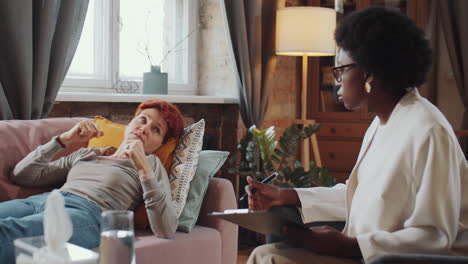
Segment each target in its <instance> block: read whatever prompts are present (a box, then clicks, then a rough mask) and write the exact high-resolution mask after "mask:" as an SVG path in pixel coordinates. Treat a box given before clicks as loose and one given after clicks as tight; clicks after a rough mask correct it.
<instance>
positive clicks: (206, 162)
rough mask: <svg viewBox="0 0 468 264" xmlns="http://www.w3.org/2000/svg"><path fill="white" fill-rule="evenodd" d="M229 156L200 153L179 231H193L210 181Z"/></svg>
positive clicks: (221, 152)
mask: <svg viewBox="0 0 468 264" xmlns="http://www.w3.org/2000/svg"><path fill="white" fill-rule="evenodd" d="M228 155H229V152H227V151H215V150H202V151H201V152H200V156H199V157H198V166H197V170H196V172H195V176H194V177H193V180H192V181H191V182H190V189H189V193H188V195H187V203H186V204H185V207H184V209H183V210H182V213H181V214H180V216H179V226H178V227H177V230H179V231H182V232H186V233H188V232H190V231H192V227H193V226H194V225H195V223H196V222H197V219H198V214H199V213H200V208H201V205H202V202H203V197H204V196H205V193H206V190H207V189H208V181H209V179H210V178H211V177H213V176H214V175H215V174H216V172H217V171H218V170H219V169H220V168H221V166H223V164H224V162H225V161H226V159H227V157H228Z"/></svg>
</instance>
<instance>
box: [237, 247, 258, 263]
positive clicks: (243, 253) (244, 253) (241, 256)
mask: <svg viewBox="0 0 468 264" xmlns="http://www.w3.org/2000/svg"><path fill="white" fill-rule="evenodd" d="M252 250H254V247H252V248H245V249H241V250H239V251H238V252H237V264H245V263H246V262H247V259H248V258H249V256H250V253H251V252H252Z"/></svg>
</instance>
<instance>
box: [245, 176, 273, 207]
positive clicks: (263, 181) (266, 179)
mask: <svg viewBox="0 0 468 264" xmlns="http://www.w3.org/2000/svg"><path fill="white" fill-rule="evenodd" d="M276 177H278V172H277V171H275V172H273V173H272V174H271V175H270V176H268V177H266V178H265V179H263V180H262V181H261V182H260V183H263V184H268V183H270V182H272V181H274V180H275V179H276ZM248 178H250V176H249V177H248ZM250 179H252V178H250ZM252 181H253V180H252ZM249 184H250V182H249ZM256 191H257V189H256V188H253V189H252V190H251V192H252V194H254V193H255V192H256ZM246 197H247V192H246V193H245V194H244V195H242V197H241V198H240V199H239V201H243V200H244V199H245V198H246Z"/></svg>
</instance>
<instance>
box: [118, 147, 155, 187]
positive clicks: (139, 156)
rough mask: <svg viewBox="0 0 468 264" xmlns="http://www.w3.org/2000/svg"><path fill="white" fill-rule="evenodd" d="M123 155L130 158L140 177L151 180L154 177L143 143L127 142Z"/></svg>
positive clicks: (123, 148)
mask: <svg viewBox="0 0 468 264" xmlns="http://www.w3.org/2000/svg"><path fill="white" fill-rule="evenodd" d="M121 148H122V151H123V155H124V156H126V157H127V158H129V159H130V160H131V161H132V163H133V166H134V167H135V169H137V170H138V173H139V174H140V177H142V178H144V179H145V178H149V177H152V176H154V175H153V171H152V170H151V167H150V165H149V164H148V160H147V159H146V154H145V149H144V146H143V142H141V140H138V139H131V140H126V141H125V142H124V143H122V146H121Z"/></svg>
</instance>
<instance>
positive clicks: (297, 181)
mask: <svg viewBox="0 0 468 264" xmlns="http://www.w3.org/2000/svg"><path fill="white" fill-rule="evenodd" d="M319 129H320V125H319V124H315V125H310V126H305V127H301V128H298V127H297V125H291V126H290V127H288V128H286V129H285V131H284V133H283V135H282V136H280V137H279V139H278V140H275V137H276V132H275V127H274V126H271V127H269V128H266V129H257V128H256V127H255V126H252V127H250V128H249V129H248V131H247V132H246V134H245V135H244V137H243V138H242V139H241V140H240V143H239V145H238V146H237V149H238V151H239V153H238V154H235V155H233V156H232V157H231V158H230V159H229V161H228V162H227V167H228V168H227V173H229V174H232V175H239V180H240V186H245V185H247V181H246V178H247V176H251V177H252V178H254V179H255V180H258V181H260V180H262V179H264V178H265V177H267V176H268V175H270V174H271V173H272V172H274V171H278V173H279V175H278V177H277V178H276V179H275V181H273V183H272V184H274V185H276V186H279V187H283V188H299V187H312V186H333V185H334V184H335V178H333V177H331V176H330V175H329V174H328V170H327V168H326V167H318V166H316V164H315V163H314V162H313V161H311V162H310V163H309V165H310V169H309V170H308V171H306V170H305V169H304V167H303V164H302V163H301V162H300V161H299V160H296V155H297V152H298V146H299V144H300V143H301V142H302V141H303V140H304V139H306V138H309V137H310V136H312V135H313V134H314V133H316V132H317V131H318V130H319ZM243 191H244V188H241V190H240V193H239V196H240V195H241V193H242V192H243ZM244 201H247V199H246V200H244ZM239 207H241V208H242V207H247V204H240V205H239ZM263 239H264V238H263V237H262V238H259V236H258V234H256V233H254V232H251V231H248V230H246V229H243V228H240V229H239V243H240V245H246V246H251V245H256V244H258V241H260V240H263ZM266 241H267V242H274V241H278V238H276V237H268V236H267V237H266ZM262 242H263V241H262Z"/></svg>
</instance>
